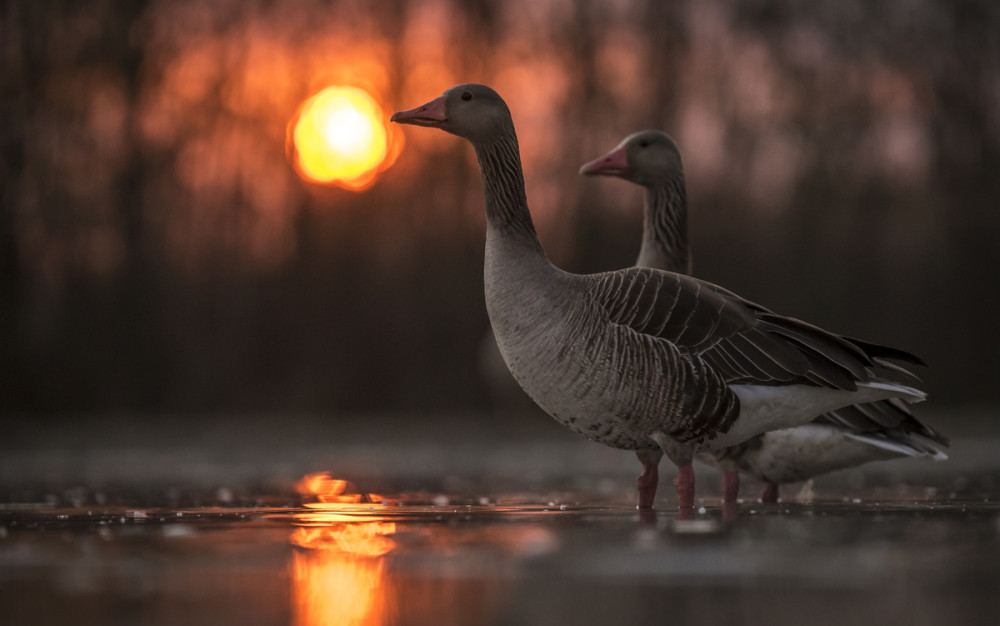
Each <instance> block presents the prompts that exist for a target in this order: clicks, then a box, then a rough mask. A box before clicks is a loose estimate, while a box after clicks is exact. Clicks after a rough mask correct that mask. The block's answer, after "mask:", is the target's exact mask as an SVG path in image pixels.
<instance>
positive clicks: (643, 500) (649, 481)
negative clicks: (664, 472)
mask: <svg viewBox="0 0 1000 626" xmlns="http://www.w3.org/2000/svg"><path fill="white" fill-rule="evenodd" d="M659 481H660V471H659V466H658V465H656V464H655V463H651V464H644V465H643V466H642V473H641V474H639V478H637V479H636V484H637V485H638V487H639V508H640V509H651V508H653V500H654V499H655V498H656V485H657V483H658V482H659Z"/></svg>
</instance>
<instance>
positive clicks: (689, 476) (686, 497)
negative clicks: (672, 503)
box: [649, 431, 694, 512]
mask: <svg viewBox="0 0 1000 626" xmlns="http://www.w3.org/2000/svg"><path fill="white" fill-rule="evenodd" d="M649 437H650V439H652V440H653V441H655V442H656V443H657V444H658V445H659V446H660V449H661V450H663V453H664V454H666V455H667V458H668V459H670V460H671V461H673V463H674V465H676V466H677V478H675V479H674V486H675V487H677V500H678V504H677V506H679V507H680V509H681V511H682V512H684V511H687V510H689V509H693V508H694V467H693V466H692V465H691V462H692V461H693V460H694V448H692V447H690V446H687V445H685V444H682V443H680V442H678V441H676V440H674V439H672V438H671V437H670V436H669V435H666V434H664V433H662V432H659V431H657V432H654V433H651V434H650V435H649Z"/></svg>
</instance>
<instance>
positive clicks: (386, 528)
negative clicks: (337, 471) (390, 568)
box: [289, 473, 396, 626]
mask: <svg viewBox="0 0 1000 626" xmlns="http://www.w3.org/2000/svg"><path fill="white" fill-rule="evenodd" d="M296 490H297V491H298V492H299V493H300V494H302V495H303V496H306V497H311V498H315V499H316V500H318V502H310V503H307V504H306V507H307V508H309V509H310V510H309V511H308V512H305V513H301V514H298V515H296V516H295V518H294V521H295V523H296V524H298V525H300V527H299V528H296V529H295V531H294V532H293V533H292V535H291V537H290V538H289V542H290V543H291V544H292V545H294V546H296V547H298V548H299V549H297V550H295V551H294V552H293V553H292V562H291V566H290V568H291V576H292V585H293V593H292V597H293V606H292V614H293V618H294V621H293V623H294V624H296V626H332V625H348V624H385V623H389V622H391V621H392V616H393V612H394V608H395V607H394V604H393V602H392V598H393V597H394V594H393V593H392V592H391V589H390V586H391V583H390V581H389V577H388V576H387V575H386V559H385V555H387V554H389V553H390V552H392V551H393V550H394V549H395V547H396V542H395V541H394V540H393V538H392V535H393V534H395V532H396V523H395V522H389V521H384V520H381V519H378V518H377V516H371V517H367V516H358V515H353V514H352V515H347V514H344V512H343V510H344V507H345V506H348V505H355V504H358V503H360V502H361V501H362V499H363V496H362V494H359V493H350V492H349V483H348V482H347V481H344V480H337V479H333V478H330V476H329V474H326V473H318V474H309V475H307V476H305V477H303V478H302V480H300V481H299V482H298V483H297V484H296Z"/></svg>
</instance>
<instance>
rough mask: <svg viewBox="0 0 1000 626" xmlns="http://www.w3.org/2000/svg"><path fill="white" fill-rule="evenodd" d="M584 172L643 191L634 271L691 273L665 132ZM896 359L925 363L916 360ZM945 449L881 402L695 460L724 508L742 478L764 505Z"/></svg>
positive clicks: (637, 139) (676, 157)
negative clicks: (803, 488)
mask: <svg viewBox="0 0 1000 626" xmlns="http://www.w3.org/2000/svg"><path fill="white" fill-rule="evenodd" d="M580 173H581V174H583V175H585V176H612V177H617V178H622V179H624V180H627V181H629V182H632V183H635V184H637V185H640V186H642V187H644V188H645V197H644V202H643V233H642V244H641V246H640V248H639V258H638V259H637V261H636V266H638V267H652V268H657V269H663V270H669V271H672V272H679V273H684V274H690V273H691V268H692V262H691V254H690V250H689V245H688V231H687V195H686V191H685V189H686V185H685V181H684V167H683V163H682V159H681V153H680V150H678V148H677V145H676V144H675V143H674V141H673V139H671V137H670V136H669V135H667V133H664V132H662V131H658V130H646V131H640V132H637V133H633V134H631V135H629V136H628V137H626V138H625V139H623V140H622V141H621V143H619V144H618V145H617V146H616V147H615V148H613V149H612V150H611V151H609V152H607V153H606V154H603V155H601V156H599V157H597V158H596V159H594V160H592V161H589V162H588V163H585V164H584V165H583V166H582V167H581V168H580ZM894 356H895V357H896V358H897V359H901V360H903V361H907V362H909V363H913V364H916V365H923V364H924V363H923V362H922V361H921V360H920V359H919V358H917V357H915V356H913V355H910V354H904V353H902V352H898V353H896V354H895V355H894ZM947 447H948V439H947V438H945V437H944V436H942V435H941V434H940V433H938V432H936V431H935V430H934V429H932V428H930V427H929V426H927V425H925V424H923V423H921V422H920V421H919V420H917V418H916V417H914V416H913V414H912V413H911V412H910V410H909V408H908V407H907V405H906V404H905V403H903V402H900V401H898V400H880V401H878V402H874V403H870V404H862V405H851V406H847V407H844V408H842V409H838V410H836V411H833V412H831V413H828V414H826V415H822V416H820V417H817V418H816V419H815V420H813V421H812V422H811V423H809V424H806V425H803V426H797V427H794V428H788V429H783V430H778V431H771V432H768V433H763V434H760V435H756V436H755V437H752V438H750V439H749V440H747V441H745V442H743V443H740V444H737V445H735V446H732V447H730V448H725V449H723V450H719V451H718V452H716V453H711V452H700V453H698V455H697V458H698V459H700V460H702V461H703V462H705V463H707V464H708V465H712V466H714V467H716V468H718V469H721V470H723V472H724V473H723V500H724V501H725V502H735V501H736V498H737V496H738V493H739V473H740V472H742V473H744V474H747V475H750V476H753V477H755V478H757V479H758V480H761V481H763V482H764V483H765V487H764V491H763V493H762V494H761V496H760V499H761V501H763V502H776V501H777V499H778V496H779V493H780V485H782V484H786V483H792V482H800V481H804V480H809V479H811V478H815V477H817V476H820V475H823V474H827V473H829V472H833V471H836V470H841V469H846V468H850V467H854V466H857V465H861V464H864V463H868V462H872V461H881V460H888V459H895V458H901V457H927V458H932V459H935V460H942V459H946V458H948V455H947V453H946V449H947ZM647 471H651V470H647Z"/></svg>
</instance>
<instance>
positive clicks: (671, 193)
mask: <svg viewBox="0 0 1000 626" xmlns="http://www.w3.org/2000/svg"><path fill="white" fill-rule="evenodd" d="M644 208H645V219H644V222H643V228H642V247H641V248H640V249H639V259H638V260H637V261H636V265H637V266H639V267H653V268H656V269H663V270H669V271H671V272H679V273H682V274H690V273H691V266H692V262H691V254H690V252H689V248H688V227H687V194H686V193H685V190H684V181H683V180H680V181H677V180H674V181H671V182H670V183H668V184H667V185H665V186H657V187H647V189H646V199H645V207H644Z"/></svg>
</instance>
